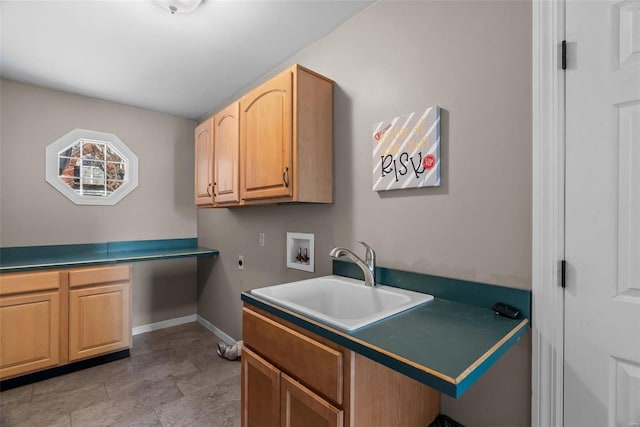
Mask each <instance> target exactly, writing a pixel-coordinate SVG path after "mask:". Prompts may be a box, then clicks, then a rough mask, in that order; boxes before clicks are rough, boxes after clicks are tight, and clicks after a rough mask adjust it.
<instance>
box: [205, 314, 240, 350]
mask: <svg viewBox="0 0 640 427" xmlns="http://www.w3.org/2000/svg"><path fill="white" fill-rule="evenodd" d="M197 322H198V323H200V324H201V325H202V326H204V327H205V328H207V329H208V330H210V331H211V332H212V333H213V334H215V335H216V336H218V337H219V338H222V340H223V341H224V342H226V343H227V344H235V343H236V340H234V339H233V338H231V336H229V335H227V334H226V333H224V332H223V331H222V330H220V329H218V328H217V327H216V326H214V325H213V323H211V322H209V321H208V320H207V319H205V318H204V317H202V316H200V315H199V314H198V319H197Z"/></svg>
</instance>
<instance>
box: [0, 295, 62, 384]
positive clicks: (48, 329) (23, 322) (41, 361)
mask: <svg viewBox="0 0 640 427" xmlns="http://www.w3.org/2000/svg"><path fill="white" fill-rule="evenodd" d="M59 339H60V296H59V293H58V291H57V290H56V291H54V292H43V293H37V294H27V295H14V296H3V297H0V378H7V377H12V376H16V375H19V374H24V373H28V372H31V371H36V370H40V369H44V368H48V367H51V366H55V365H57V364H58V363H59V360H60V351H59V350H60V348H59Z"/></svg>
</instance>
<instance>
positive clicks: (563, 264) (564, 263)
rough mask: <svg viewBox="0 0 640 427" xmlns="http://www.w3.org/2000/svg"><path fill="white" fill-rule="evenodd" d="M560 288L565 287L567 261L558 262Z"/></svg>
mask: <svg viewBox="0 0 640 427" xmlns="http://www.w3.org/2000/svg"><path fill="white" fill-rule="evenodd" d="M560 286H562V287H563V288H566V287H567V261H566V260H564V259H563V260H562V261H560Z"/></svg>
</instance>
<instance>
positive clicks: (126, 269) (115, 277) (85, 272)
mask: <svg viewBox="0 0 640 427" xmlns="http://www.w3.org/2000/svg"><path fill="white" fill-rule="evenodd" d="M130 271H131V267H130V266H129V265H128V264H127V265H117V266H109V267H89V268H77V269H74V270H71V271H69V287H70V288H75V287H78V286H85V285H93V284H105V283H112V282H128V281H129V275H130Z"/></svg>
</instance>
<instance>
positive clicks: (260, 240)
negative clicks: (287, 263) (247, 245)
mask: <svg viewBox="0 0 640 427" xmlns="http://www.w3.org/2000/svg"><path fill="white" fill-rule="evenodd" d="M258 246H261V247H264V233H258Z"/></svg>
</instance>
